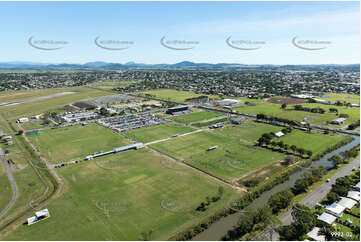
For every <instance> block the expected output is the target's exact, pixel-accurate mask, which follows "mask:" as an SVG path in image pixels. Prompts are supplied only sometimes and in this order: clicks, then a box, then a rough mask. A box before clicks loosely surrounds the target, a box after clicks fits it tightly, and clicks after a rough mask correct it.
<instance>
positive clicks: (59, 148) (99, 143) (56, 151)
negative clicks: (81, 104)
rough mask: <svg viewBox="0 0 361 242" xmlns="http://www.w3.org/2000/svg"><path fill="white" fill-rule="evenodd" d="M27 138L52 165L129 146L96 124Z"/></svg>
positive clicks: (61, 129)
mask: <svg viewBox="0 0 361 242" xmlns="http://www.w3.org/2000/svg"><path fill="white" fill-rule="evenodd" d="M28 137H29V139H30V140H31V142H32V143H33V144H34V145H35V146H36V147H38V149H39V150H40V152H41V153H42V154H43V155H44V156H45V157H46V158H47V159H48V160H49V161H50V162H53V163H58V162H60V161H69V160H71V159H75V158H81V159H84V158H85V157H86V156H87V155H91V154H93V153H94V152H100V151H102V150H103V151H109V150H112V149H113V148H116V147H120V146H124V145H127V144H129V141H128V140H127V139H125V138H124V137H123V136H121V135H119V134H117V133H115V132H113V131H112V130H110V129H108V128H105V127H103V126H100V125H97V124H90V125H88V126H81V125H76V126H71V127H66V128H58V129H48V130H42V131H41V134H40V135H32V136H28Z"/></svg>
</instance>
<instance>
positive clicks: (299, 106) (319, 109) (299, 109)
mask: <svg viewBox="0 0 361 242" xmlns="http://www.w3.org/2000/svg"><path fill="white" fill-rule="evenodd" d="M293 108H294V110H296V111H305V112H311V113H321V114H323V113H325V112H326V110H325V109H323V108H319V107H317V108H309V107H304V106H302V105H299V104H298V105H295V106H294V107H293Z"/></svg>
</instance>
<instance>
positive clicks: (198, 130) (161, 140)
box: [144, 129, 203, 145]
mask: <svg viewBox="0 0 361 242" xmlns="http://www.w3.org/2000/svg"><path fill="white" fill-rule="evenodd" d="M201 131H203V129H197V130H195V131H192V132H189V133H185V134H179V135H177V136H172V137H168V138H165V139H160V140H155V141H152V142H149V143H146V144H144V145H152V144H156V143H159V142H163V141H167V140H170V139H174V138H177V137H182V136H186V135H189V134H195V133H199V132H201Z"/></svg>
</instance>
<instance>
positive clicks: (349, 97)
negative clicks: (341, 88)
mask: <svg viewBox="0 0 361 242" xmlns="http://www.w3.org/2000/svg"><path fill="white" fill-rule="evenodd" d="M319 98H320V99H323V100H326V101H330V102H331V103H334V102H337V101H341V102H347V103H360V95H356V94H348V93H326V94H324V95H323V96H321V97H319Z"/></svg>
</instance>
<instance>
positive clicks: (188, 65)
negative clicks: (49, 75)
mask: <svg viewBox="0 0 361 242" xmlns="http://www.w3.org/2000/svg"><path fill="white" fill-rule="evenodd" d="M0 69H44V70H46V69H49V70H51V69H85V70H87V69H95V70H97V69H104V70H117V69H215V70H222V69H231V70H267V71H360V64H350V65H337V64H324V65H271V64H265V65H247V64H239V63H217V64H211V63H195V62H191V61H182V62H179V63H175V64H144V63H136V62H127V63H125V64H121V63H110V62H104V61H94V62H87V63H85V64H70V63H62V64H50V63H39V62H23V61H13V62H0Z"/></svg>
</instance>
